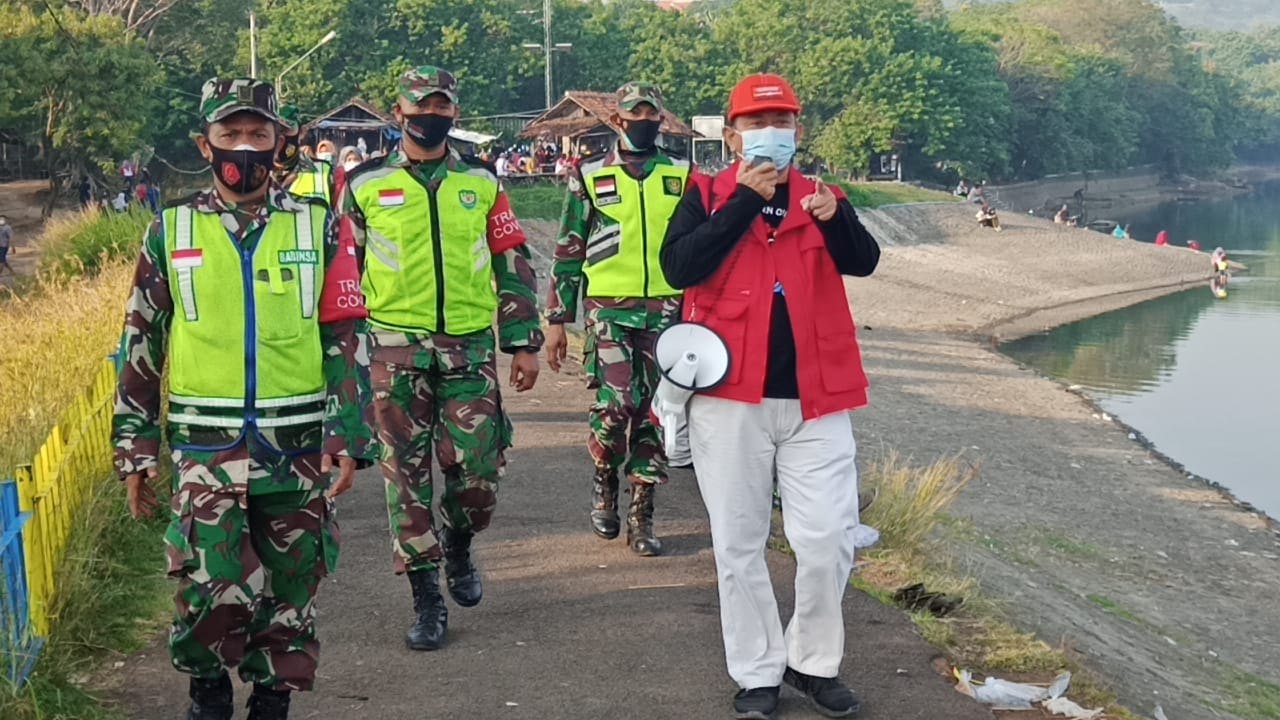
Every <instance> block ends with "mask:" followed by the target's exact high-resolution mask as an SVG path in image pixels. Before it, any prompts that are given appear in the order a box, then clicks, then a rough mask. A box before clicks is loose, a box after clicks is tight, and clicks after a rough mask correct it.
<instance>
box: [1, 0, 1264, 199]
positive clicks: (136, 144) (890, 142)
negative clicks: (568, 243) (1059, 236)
mask: <svg viewBox="0 0 1280 720" xmlns="http://www.w3.org/2000/svg"><path fill="white" fill-rule="evenodd" d="M541 6H542V4H541V2H539V1H538V0H183V1H182V2H178V1H177V0H49V1H48V2H44V1H43V0H42V1H41V2H39V3H32V2H29V1H27V0H0V57H4V58H5V63H4V64H2V65H0V131H4V133H5V135H6V136H9V137H10V138H11V139H12V138H17V139H20V140H21V141H22V142H23V143H25V144H26V146H27V147H29V148H34V149H35V150H36V151H37V152H38V155H39V157H40V158H41V160H42V162H43V163H45V164H46V166H47V168H48V170H49V172H50V173H51V174H54V175H58V176H61V177H70V176H72V175H74V174H76V173H77V172H79V171H81V170H82V169H86V168H88V169H93V170H95V171H97V172H102V173H109V172H111V171H112V169H113V167H114V164H115V163H116V162H118V161H119V160H121V159H122V158H123V157H124V156H126V155H127V154H130V153H132V152H133V151H135V150H136V149H138V148H140V147H148V148H154V149H155V152H156V153H157V154H159V155H161V156H162V157H165V158H168V159H171V160H173V161H175V162H181V161H186V162H188V163H189V164H190V163H194V160H195V158H194V157H193V155H192V149H191V147H190V142H189V139H188V137H189V133H190V132H191V130H192V128H193V126H194V125H195V122H196V121H195V118H196V107H197V105H198V100H199V97H198V96H199V91H200V86H201V84H202V83H203V81H204V80H205V79H206V78H207V77H209V76H212V75H215V74H219V73H234V74H247V73H248V69H249V67H250V57H249V55H250V42H249V33H248V16H249V13H250V11H251V10H253V11H256V15H257V21H258V25H259V32H258V43H257V45H258V48H257V50H258V52H257V55H258V64H259V75H260V76H261V77H263V78H264V79H274V78H275V77H276V76H277V75H278V74H279V73H280V72H281V71H283V70H285V69H286V68H287V67H288V66H289V65H290V64H291V63H292V62H293V61H294V60H296V59H297V58H299V57H301V56H302V55H303V54H304V53H306V52H307V51H308V50H309V49H311V48H312V47H313V46H314V45H315V43H316V42H317V41H318V40H319V39H320V38H322V37H323V36H324V35H325V34H326V33H327V32H329V31H330V30H335V31H337V38H336V39H335V40H334V41H332V42H330V43H328V44H326V45H324V46H323V47H321V48H320V49H319V50H317V51H316V52H315V53H314V54H313V55H311V56H310V57H309V58H308V59H307V60H306V61H305V62H303V63H301V64H300V65H298V66H297V67H296V68H295V69H293V70H291V71H290V72H289V73H288V74H287V75H286V76H285V79H284V82H283V88H282V89H283V95H284V97H285V98H286V99H287V100H288V101H289V102H292V103H295V104H297V105H299V106H300V107H301V108H302V110H303V113H304V117H305V116H315V115H318V114H320V113H322V112H324V111H325V110H327V109H329V108H331V107H334V106H336V105H338V104H340V103H342V102H344V101H346V100H348V99H350V98H351V97H354V96H360V97H363V98H365V99H367V100H369V101H370V102H372V103H374V104H375V105H379V106H382V107H386V106H389V104H390V103H391V101H392V99H393V97H394V92H395V79H396V77H397V76H398V75H399V73H400V72H402V71H403V70H404V69H405V68H407V67H409V66H410V65H414V64H419V63H423V62H432V63H435V64H438V65H442V66H444V67H448V68H450V69H451V70H453V71H454V72H455V73H456V74H457V75H458V77H459V79H460V82H461V92H462V104H463V114H464V117H467V116H470V117H477V116H487V115H496V114H500V113H513V112H520V111H530V110H536V109H540V108H541V107H542V106H543V104H544V101H543V64H542V63H543V60H542V57H543V56H542V53H541V52H540V51H537V50H530V49H529V48H526V47H524V46H525V45H526V44H530V43H533V44H540V43H541V42H542V38H543V28H542V24H541V22H542V7H541ZM551 41H552V42H553V43H570V44H572V49H571V50H569V51H567V52H556V53H553V57H552V62H553V63H554V65H553V70H554V77H555V91H556V95H557V96H559V94H560V93H561V92H563V91H564V90H569V89H590V90H609V89H612V88H614V87H617V86H618V85H620V84H622V83H623V82H625V81H626V80H628V79H646V80H649V81H652V82H657V83H659V84H660V85H662V87H663V88H664V89H665V91H666V95H667V98H668V101H669V104H670V106H671V109H672V110H674V111H675V112H677V113H678V114H680V115H682V116H684V117H686V118H687V117H689V116H691V115H694V114H719V113H722V112H723V110H724V105H725V102H726V99H727V94H728V90H729V88H730V87H731V86H732V84H733V82H734V81H735V80H736V79H737V78H739V77H740V76H742V75H743V74H746V73H750V72H756V71H771V72H778V73H781V74H783V75H785V76H787V77H788V78H789V79H791V81H792V82H793V83H794V84H795V86H796V89H797V91H798V93H799V94H800V96H801V98H802V100H803V101H804V102H805V105H806V107H805V113H804V117H803V122H804V124H805V126H806V129H807V134H806V139H805V142H804V147H803V152H804V153H805V154H807V155H808V156H809V157H810V158H820V159H822V160H823V161H825V162H826V163H827V164H828V165H829V166H831V167H833V168H836V169H838V170H843V171H846V172H849V173H850V174H854V175H858V174H862V173H864V172H865V171H866V169H867V168H869V167H870V163H871V160H872V158H874V157H875V156H877V155H878V154H882V153H896V154H898V155H899V156H900V157H901V159H902V162H903V164H904V167H905V169H906V172H907V175H908V176H909V177H913V178H920V179H932V180H938V181H949V180H953V179H955V178H956V177H958V176H965V177H969V178H972V179H977V180H993V181H998V180H1014V179H1030V178H1036V177H1041V176H1044V175H1049V174H1055V173H1062V172H1070V171H1076V170H1108V169H1116V168H1121V167H1127V166H1132V165H1139V164H1149V163H1157V164H1160V165H1161V166H1162V167H1164V168H1165V169H1166V170H1168V171H1169V172H1172V173H1178V172H1187V173H1195V172H1201V171H1205V170H1213V169H1219V168H1223V167H1226V166H1227V165H1228V164H1230V163H1231V162H1232V161H1233V160H1235V159H1237V158H1240V157H1245V158H1249V159H1271V158H1274V157H1276V156H1277V150H1280V30H1277V29H1275V28H1271V29H1263V30H1258V31H1255V32H1252V33H1240V32H1213V31H1202V32H1197V31H1190V30H1187V29H1184V28H1182V27H1180V26H1179V25H1178V24H1177V23H1176V22H1174V21H1173V20H1172V19H1170V18H1169V17H1168V16H1167V15H1166V14H1165V13H1164V12H1163V11H1162V10H1161V9H1160V7H1159V6H1157V5H1156V4H1154V3H1153V2H1151V1H1150V0H1073V2H1070V3H1063V2H1060V0H1020V1H1018V2H1012V3H1002V4H994V5H985V4H983V5H970V4H967V3H966V4H961V5H960V6H958V7H954V8H950V9H948V8H945V7H944V6H943V3H942V2H941V0H845V1H843V2H831V1H830V0H704V1H703V2H699V3H695V4H694V5H693V6H692V7H691V8H690V9H689V10H688V11H687V12H683V13H676V12H670V11H665V10H661V9H659V8H658V7H657V6H656V5H655V4H654V3H653V2H650V1H649V0H611V1H608V2H606V1H604V0H585V1H583V0H555V2H554V16H553V22H552V27H551Z"/></svg>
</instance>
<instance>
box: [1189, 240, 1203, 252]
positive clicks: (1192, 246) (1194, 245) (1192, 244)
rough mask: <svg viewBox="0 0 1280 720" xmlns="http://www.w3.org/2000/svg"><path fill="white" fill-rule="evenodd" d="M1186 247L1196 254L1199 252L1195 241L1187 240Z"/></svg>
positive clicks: (1198, 244) (1198, 246) (1198, 245)
mask: <svg viewBox="0 0 1280 720" xmlns="http://www.w3.org/2000/svg"><path fill="white" fill-rule="evenodd" d="M1187 247H1189V248H1191V249H1192V250H1195V251H1196V252H1200V243H1198V242H1196V241H1195V240H1188V241H1187Z"/></svg>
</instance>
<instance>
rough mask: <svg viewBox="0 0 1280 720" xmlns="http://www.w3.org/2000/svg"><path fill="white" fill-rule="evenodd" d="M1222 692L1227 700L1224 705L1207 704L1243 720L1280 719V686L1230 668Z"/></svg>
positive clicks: (1209, 702) (1223, 681)
mask: <svg viewBox="0 0 1280 720" xmlns="http://www.w3.org/2000/svg"><path fill="white" fill-rule="evenodd" d="M1221 691H1222V693H1223V695H1224V696H1226V698H1227V699H1226V700H1225V701H1224V702H1221V703H1218V702H1214V701H1211V700H1206V701H1205V705H1206V706H1208V707H1210V708H1212V709H1214V710H1220V711H1224V712H1228V713H1231V714H1232V715H1235V716H1237V717H1240V718H1244V720H1274V718H1280V685H1276V684H1275V683H1272V682H1268V681H1266V680H1263V679H1262V678H1260V677H1258V676H1257V675H1254V674H1252V673H1249V672H1245V671H1244V670H1241V669H1240V668H1236V667H1230V668H1229V669H1228V670H1227V671H1226V672H1225V673H1224V675H1223V678H1222V685H1221Z"/></svg>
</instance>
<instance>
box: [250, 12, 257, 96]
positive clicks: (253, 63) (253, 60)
mask: <svg viewBox="0 0 1280 720" xmlns="http://www.w3.org/2000/svg"><path fill="white" fill-rule="evenodd" d="M249 77H251V78H255V79H256V78H257V77H258V16H257V14H255V13H254V12H253V11H252V10H250V11H249Z"/></svg>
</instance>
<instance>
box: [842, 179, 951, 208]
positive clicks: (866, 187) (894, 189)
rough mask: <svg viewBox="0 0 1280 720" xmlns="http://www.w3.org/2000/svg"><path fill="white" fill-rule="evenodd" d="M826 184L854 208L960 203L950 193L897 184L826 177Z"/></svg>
mask: <svg viewBox="0 0 1280 720" xmlns="http://www.w3.org/2000/svg"><path fill="white" fill-rule="evenodd" d="M825 179H826V180H827V182H831V183H835V184H837V185H839V186H840V188H841V189H843V190H844V192H845V194H846V195H848V196H849V202H850V203H853V206H854V207H860V208H878V207H881V206H882V205H901V204H903V203H922V202H961V199H960V198H958V197H956V196H955V195H952V194H951V193H945V192H939V191H937V190H928V189H926V188H922V187H917V186H915V185H908V184H906V183H899V182H847V181H844V180H840V179H839V178H836V177H834V176H827V177H826V178H825Z"/></svg>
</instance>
